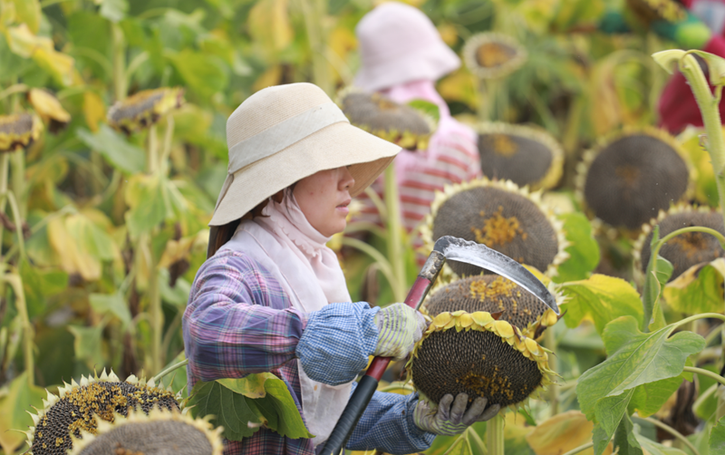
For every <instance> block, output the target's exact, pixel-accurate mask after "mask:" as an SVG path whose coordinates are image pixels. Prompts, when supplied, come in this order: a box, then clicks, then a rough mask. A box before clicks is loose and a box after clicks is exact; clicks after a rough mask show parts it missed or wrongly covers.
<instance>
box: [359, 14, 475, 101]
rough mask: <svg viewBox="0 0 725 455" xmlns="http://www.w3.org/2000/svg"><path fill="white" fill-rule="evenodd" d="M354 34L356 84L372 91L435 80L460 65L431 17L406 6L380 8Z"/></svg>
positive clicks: (362, 21)
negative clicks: (357, 63)
mask: <svg viewBox="0 0 725 455" xmlns="http://www.w3.org/2000/svg"><path fill="white" fill-rule="evenodd" d="M355 33H356V35H357V38H358V42H359V45H360V63H361V65H360V70H359V71H358V73H357V74H356V75H355V81H354V83H355V85H356V86H358V87H360V88H362V89H364V90H366V91H369V92H376V91H379V90H382V89H386V88H390V87H392V86H395V85H398V84H404V83H407V82H412V81H418V80H430V81H436V80H438V79H440V78H441V77H443V76H445V75H446V74H448V73H450V72H452V71H454V70H456V69H458V67H460V66H461V59H460V58H458V56H457V55H456V53H455V52H453V51H452V50H451V48H449V47H448V45H446V43H444V42H443V40H442V39H441V35H440V33H438V30H437V29H436V28H435V25H433V22H432V21H431V20H430V19H429V18H428V16H426V15H425V13H423V12H422V11H421V10H419V9H418V8H415V7H413V6H410V5H406V4H404V3H399V2H386V3H383V4H381V5H379V6H377V7H376V8H375V9H373V10H372V11H370V12H369V13H367V14H366V15H365V16H364V17H363V18H362V19H361V20H360V22H358V24H357V26H356V27H355Z"/></svg>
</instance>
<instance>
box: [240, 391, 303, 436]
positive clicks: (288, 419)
mask: <svg viewBox="0 0 725 455" xmlns="http://www.w3.org/2000/svg"><path fill="white" fill-rule="evenodd" d="M264 389H265V391H266V392H267V395H266V396H265V397H263V398H259V399H256V400H253V401H254V403H255V404H256V405H257V407H258V408H259V410H260V412H261V413H262V415H264V416H265V417H266V418H267V420H268V422H269V423H268V425H269V427H270V428H272V429H273V430H274V431H276V432H277V433H279V434H281V435H282V436H286V437H288V438H291V439H299V438H312V437H314V435H313V434H311V433H310V432H309V431H307V427H305V423H304V421H303V420H302V415H300V412H299V410H298V409H297V405H295V401H294V398H292V395H291V394H290V392H289V389H288V388H287V384H285V383H284V381H282V380H281V379H267V380H266V381H265V382H264ZM275 421H276V422H275Z"/></svg>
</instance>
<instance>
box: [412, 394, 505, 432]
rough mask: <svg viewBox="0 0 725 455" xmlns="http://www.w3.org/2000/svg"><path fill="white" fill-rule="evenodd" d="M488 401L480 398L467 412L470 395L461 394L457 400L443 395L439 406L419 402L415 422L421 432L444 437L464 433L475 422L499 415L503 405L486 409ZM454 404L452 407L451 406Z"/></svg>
mask: <svg viewBox="0 0 725 455" xmlns="http://www.w3.org/2000/svg"><path fill="white" fill-rule="evenodd" d="M487 403H488V400H487V399H486V398H483V397H478V398H476V399H475V400H473V404H472V405H471V408H470V409H469V410H468V411H466V405H467V404H468V395H466V394H465V393H459V394H458V395H457V396H456V399H455V400H454V399H453V395H451V394H450V393H448V394H446V395H443V398H441V401H440V403H438V406H437V407H436V406H433V407H431V406H430V405H429V403H428V402H427V401H423V400H421V401H419V402H418V404H417V405H416V406H415V411H414V413H413V421H414V422H415V425H416V426H417V427H418V428H420V429H421V430H424V431H427V432H429V433H434V434H438V435H443V436H453V435H457V434H461V433H463V432H464V431H465V430H466V428H468V427H469V426H471V425H472V424H473V423H474V422H482V421H484V420H489V419H490V418H492V417H494V416H495V415H496V414H498V411H499V410H500V409H501V405H498V404H494V405H492V406H489V407H488V408H486V404H487ZM451 404H452V406H451Z"/></svg>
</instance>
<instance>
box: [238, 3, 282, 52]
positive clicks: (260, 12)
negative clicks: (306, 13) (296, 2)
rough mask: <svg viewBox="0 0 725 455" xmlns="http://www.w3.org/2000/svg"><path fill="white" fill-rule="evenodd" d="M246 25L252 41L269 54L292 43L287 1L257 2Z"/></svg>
mask: <svg viewBox="0 0 725 455" xmlns="http://www.w3.org/2000/svg"><path fill="white" fill-rule="evenodd" d="M247 25H248V26H249V33H250V35H252V38H253V40H255V41H257V42H258V43H260V44H261V45H262V46H263V47H264V48H265V50H267V51H268V52H270V53H271V52H276V51H280V50H282V49H284V48H285V47H287V46H288V45H289V44H290V43H291V42H292V37H293V32H292V26H291V25H290V20H289V15H288V12H287V0H260V1H258V2H257V3H256V4H255V5H254V7H253V8H252V10H251V11H250V12H249V18H248V19H247Z"/></svg>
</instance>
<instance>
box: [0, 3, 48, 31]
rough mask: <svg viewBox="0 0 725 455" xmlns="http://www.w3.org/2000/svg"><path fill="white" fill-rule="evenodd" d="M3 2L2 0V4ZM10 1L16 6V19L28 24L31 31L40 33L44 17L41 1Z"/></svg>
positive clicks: (0, 4)
mask: <svg viewBox="0 0 725 455" xmlns="http://www.w3.org/2000/svg"><path fill="white" fill-rule="evenodd" d="M2 3H3V2H0V6H5V7H7V5H2ZM10 3H11V4H13V6H14V7H15V21H16V22H18V23H22V24H26V25H27V26H28V28H30V31H32V32H33V33H38V30H40V21H41V19H42V13H41V8H40V1H38V0H10Z"/></svg>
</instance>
